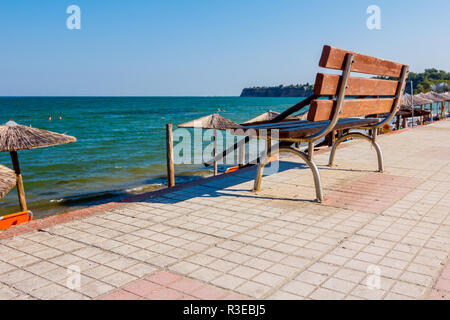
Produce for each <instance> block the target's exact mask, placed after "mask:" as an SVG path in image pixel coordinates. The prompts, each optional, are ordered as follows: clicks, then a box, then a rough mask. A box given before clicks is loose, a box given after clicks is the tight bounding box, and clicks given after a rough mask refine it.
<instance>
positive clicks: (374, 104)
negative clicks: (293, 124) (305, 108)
mask: <svg viewBox="0 0 450 320" xmlns="http://www.w3.org/2000/svg"><path fill="white" fill-rule="evenodd" d="M393 105H394V99H392V98H386V99H347V100H345V101H344V102H343V103H342V107H341V113H340V115H339V118H349V117H360V116H365V115H368V114H378V113H387V112H390V111H391V109H392V106H393ZM333 106H334V101H333V100H314V101H313V102H311V106H310V109H309V112H308V120H309V121H323V120H329V119H330V117H331V113H332V110H333Z"/></svg>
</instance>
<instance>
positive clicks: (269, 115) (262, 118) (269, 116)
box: [241, 110, 308, 126]
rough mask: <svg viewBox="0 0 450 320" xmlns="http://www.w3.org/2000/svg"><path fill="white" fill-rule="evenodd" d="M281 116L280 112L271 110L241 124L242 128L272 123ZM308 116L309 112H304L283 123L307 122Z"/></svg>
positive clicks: (287, 118)
mask: <svg viewBox="0 0 450 320" xmlns="http://www.w3.org/2000/svg"><path fill="white" fill-rule="evenodd" d="M279 115H280V113H279V112H276V111H272V110H269V111H267V112H265V113H263V114H260V115H259V116H257V117H255V118H253V119H250V120H247V121H245V122H243V123H241V126H248V125H255V124H260V123H265V122H268V121H271V120H273V119H275V118H276V117H278V116H279ZM307 116H308V112H304V113H302V114H300V115H297V116H289V117H286V119H284V120H283V121H295V120H306V118H307Z"/></svg>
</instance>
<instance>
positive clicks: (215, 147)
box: [213, 129, 217, 176]
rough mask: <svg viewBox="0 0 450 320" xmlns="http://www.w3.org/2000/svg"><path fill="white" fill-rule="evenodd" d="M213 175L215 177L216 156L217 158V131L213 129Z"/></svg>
mask: <svg viewBox="0 0 450 320" xmlns="http://www.w3.org/2000/svg"><path fill="white" fill-rule="evenodd" d="M213 152H214V175H215V176H217V161H216V160H215V159H216V156H217V130H216V129H214V151H213Z"/></svg>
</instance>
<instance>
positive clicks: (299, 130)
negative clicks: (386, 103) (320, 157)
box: [231, 118, 378, 140]
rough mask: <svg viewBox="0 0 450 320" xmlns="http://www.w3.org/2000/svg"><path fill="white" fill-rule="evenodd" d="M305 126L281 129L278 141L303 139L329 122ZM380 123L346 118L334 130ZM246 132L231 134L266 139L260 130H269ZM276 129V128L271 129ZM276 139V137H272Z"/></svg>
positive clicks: (309, 123) (264, 132) (376, 120)
mask: <svg viewBox="0 0 450 320" xmlns="http://www.w3.org/2000/svg"><path fill="white" fill-rule="evenodd" d="M307 122H308V124H307V125H305V126H300V127H289V128H281V129H280V130H279V131H278V140H283V139H289V140H293V139H301V138H303V137H305V136H307V135H311V134H314V133H316V132H319V131H320V130H322V129H323V128H324V127H325V126H327V125H328V123H329V121H323V122H309V121H307ZM376 123H378V119H374V118H372V119H359V118H357V119H355V118H346V119H341V120H339V121H338V123H337V124H336V126H335V127H334V129H333V130H342V129H351V128H362V127H367V126H370V125H374V124H376ZM242 129H244V130H232V131H231V133H232V134H234V135H238V136H252V137H265V135H266V133H267V132H266V131H263V132H261V131H260V130H267V128H254V129H251V130H249V129H248V128H242ZM271 129H275V128H271ZM272 137H273V138H276V137H275V136H272Z"/></svg>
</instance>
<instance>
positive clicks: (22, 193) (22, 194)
mask: <svg viewBox="0 0 450 320" xmlns="http://www.w3.org/2000/svg"><path fill="white" fill-rule="evenodd" d="M10 155H11V160H12V164H13V168H14V172H15V173H16V181H17V182H16V185H17V194H18V196H19V203H20V210H21V211H27V210H28V208H27V202H26V200H25V189H24V187H23V181H22V174H21V173H20V166H19V157H18V156H17V151H11V152H10Z"/></svg>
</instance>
